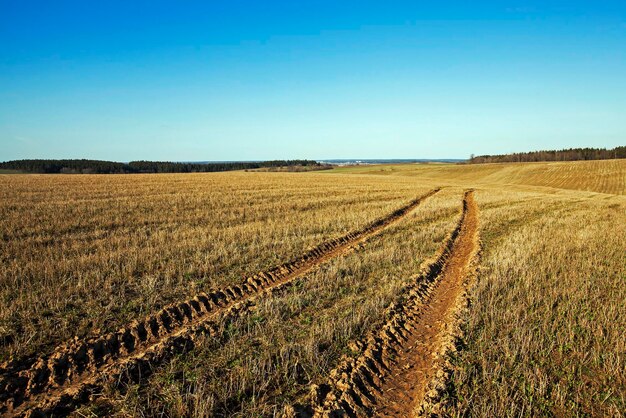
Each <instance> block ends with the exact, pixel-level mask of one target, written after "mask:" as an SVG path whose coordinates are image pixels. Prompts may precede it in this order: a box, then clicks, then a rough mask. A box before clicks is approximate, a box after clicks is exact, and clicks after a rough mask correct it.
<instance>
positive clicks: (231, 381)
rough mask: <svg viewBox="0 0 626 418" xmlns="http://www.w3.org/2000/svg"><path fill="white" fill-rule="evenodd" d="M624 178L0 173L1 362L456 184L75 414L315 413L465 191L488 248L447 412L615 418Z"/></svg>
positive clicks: (599, 167) (464, 171)
mask: <svg viewBox="0 0 626 418" xmlns="http://www.w3.org/2000/svg"><path fill="white" fill-rule="evenodd" d="M625 164H626V162H625V161H624V160H618V161H600V162H577V163H546V164H544V163H534V164H510V165H507V164H494V165H480V166H478V165H476V166H473V165H472V166H465V165H404V166H372V167H358V168H349V169H339V170H333V171H329V172H321V173H293V174H289V173H220V174H198V175H188V174H175V175H146V176H143V175H137V176H132V175H131V176H122V175H120V176H20V175H11V176H0V196H1V197H2V200H1V203H0V215H1V220H0V233H1V234H2V241H1V245H2V248H1V250H2V252H1V254H2V259H1V264H0V297H2V300H3V304H2V307H1V308H0V327H1V328H0V335H3V336H13V338H14V341H13V342H10V343H9V344H5V346H4V347H3V348H4V349H5V350H4V351H3V355H4V356H5V357H8V355H10V354H14V355H17V356H24V355H28V354H30V353H33V352H35V351H38V350H39V351H44V352H45V351H46V350H49V349H50V348H51V346H53V345H56V344H57V343H59V342H60V341H64V340H66V339H68V338H71V337H72V336H73V335H74V334H79V335H86V334H89V333H94V332H95V331H96V330H97V329H102V330H111V329H116V328H117V327H119V326H120V325H121V324H124V323H126V322H128V321H130V320H132V319H135V318H138V317H140V316H143V315H145V314H146V313H149V312H154V311H155V310H157V309H158V308H159V307H161V306H163V305H165V304H166V303H168V302H171V301H174V300H179V299H182V298H185V297H188V296H190V295H193V294H196V293H197V291H198V290H199V289H205V288H208V287H217V286H223V285H226V284H231V283H234V282H238V281H239V280H240V279H241V277H242V276H243V275H245V274H250V273H254V272H256V271H259V270H261V269H265V268H267V267H270V266H272V265H276V264H279V263H280V262H283V261H286V260H288V259H290V258H291V257H293V256H295V255H297V254H300V253H301V252H302V251H303V250H305V249H306V248H308V247H311V246H313V245H315V244H318V243H320V242H321V241H323V240H325V239H327V238H333V237H337V236H340V235H342V234H344V233H346V232H347V231H350V230H354V229H356V228H358V227H362V226H363V225H365V224H367V223H368V222H370V221H372V220H373V219H374V218H376V217H379V216H381V215H383V214H386V213H389V212H390V211H392V210H394V209H397V208H398V207H399V206H401V205H402V204H405V203H406V202H408V201H409V200H410V199H413V198H415V197H416V196H418V195H420V194H423V193H424V192H426V191H427V190H429V189H431V188H433V187H435V186H439V185H447V186H448V187H446V188H444V189H443V190H442V192H440V193H439V194H437V195H435V196H433V197H432V198H430V199H428V200H427V201H425V202H424V203H423V204H422V205H421V206H420V207H419V208H418V209H417V210H415V211H414V212H413V213H411V214H410V215H409V216H408V217H407V218H405V219H403V220H401V221H400V222H399V223H397V224H394V225H393V226H391V227H389V228H388V229H385V230H384V231H383V232H382V233H381V234H380V235H378V236H376V237H373V238H371V239H370V240H369V241H368V242H367V243H366V244H365V245H363V246H362V247H360V248H359V249H357V251H355V252H353V253H350V254H348V255H345V256H342V257H338V258H334V259H332V260H330V261H328V262H327V263H325V264H323V265H322V266H321V267H320V268H319V269H317V270H315V271H313V272H311V273H309V274H307V275H306V276H305V277H302V278H300V279H298V280H297V281H296V282H295V283H294V284H293V285H292V286H290V287H287V288H285V289H283V290H281V291H280V292H276V293H275V294H273V295H269V296H268V297H266V298H262V299H261V300H259V302H258V303H257V304H255V305H254V306H253V307H252V308H251V312H249V313H248V314H245V315H241V316H239V317H236V318H231V319H228V318H227V319H225V320H224V322H223V323H222V328H221V329H220V332H218V333H217V334H216V335H211V336H206V337H203V339H202V342H201V343H200V344H198V345H197V346H196V349H195V350H193V351H191V352H189V353H186V354H183V355H181V356H178V357H176V358H174V359H173V360H171V361H169V362H166V363H164V364H162V365H160V366H159V367H157V368H156V369H155V370H154V373H153V374H152V376H151V377H150V378H149V379H147V380H145V379H144V380H142V381H140V382H139V383H137V384H130V385H128V386H124V387H123V390H120V388H119V387H111V388H109V389H108V391H107V392H106V396H105V397H104V400H101V401H99V402H97V403H94V404H91V405H87V406H85V407H84V408H82V409H81V410H80V412H81V413H84V414H96V415H111V414H113V415H115V414H117V415H132V416H136V415H148V416H151V415H164V416H180V415H191V416H206V415H215V416H241V417H247V416H272V415H275V414H278V413H280V412H282V411H283V408H284V407H285V406H286V405H291V404H294V403H298V402H301V401H302V400H303V399H306V397H307V396H308V391H309V388H310V386H311V385H312V384H319V383H321V382H324V381H325V380H326V379H327V377H328V373H329V372H330V371H331V370H332V369H333V368H334V367H336V365H337V364H338V362H339V361H340V359H341V356H342V355H343V354H350V353H351V349H350V348H349V346H350V344H349V343H350V341H353V340H355V339H358V338H361V337H362V336H363V335H365V334H366V333H367V332H368V331H369V330H371V329H373V327H375V326H377V324H379V323H380V322H381V321H382V320H383V318H382V314H383V311H384V309H385V307H386V306H388V305H389V303H391V302H392V301H397V300H399V299H400V298H401V297H402V294H401V289H402V286H403V285H404V284H406V282H407V280H409V279H410V278H411V277H413V276H414V275H415V273H416V272H417V271H418V269H419V265H420V264H421V262H422V261H423V260H424V259H426V258H428V257H431V256H432V254H433V253H434V252H435V251H436V249H437V248H438V246H439V244H440V243H441V241H442V240H443V239H444V238H445V236H446V235H447V233H448V232H450V230H451V229H452V227H453V226H454V224H455V223H456V221H457V218H458V213H459V209H460V207H459V204H460V197H461V195H462V192H463V190H464V189H466V188H469V187H473V188H475V189H476V191H475V195H476V200H477V203H478V206H479V208H480V217H481V219H480V225H481V231H480V232H481V239H482V248H483V253H482V258H481V268H480V272H479V275H478V277H477V281H476V285H475V287H474V288H473V290H472V293H471V295H472V305H471V309H470V311H469V313H468V317H467V318H465V321H466V325H465V327H464V329H465V333H464V343H463V349H462V350H461V351H459V352H458V353H456V354H454V355H453V357H452V358H451V359H450V360H451V364H452V366H453V370H452V372H453V373H452V380H451V382H452V385H450V386H449V387H448V390H447V392H446V393H445V394H444V398H443V400H442V404H443V405H444V406H445V407H446V408H447V409H446V411H447V413H448V414H450V415H453V416H585V415H587V416H620V415H619V414H620V413H622V412H621V411H623V410H625V409H626V374H625V372H624V370H625V369H626V367H624V366H625V364H624V355H625V353H626V346H625V342H624V339H623V337H622V334H623V330H624V329H626V308H625V307H624V306H625V304H624V303H623V302H624V300H626V293H625V292H626V287H625V286H624V278H625V277H626V265H625V263H624V250H625V249H626V238H625V237H626V229H625V226H626V216H625V214H626V198H625V197H624V196H622V195H623V194H624V193H625V190H624V184H625V180H624V173H625V171H626V165H625ZM347 174H350V175H347ZM381 174H383V175H381ZM51 289H54V290H51Z"/></svg>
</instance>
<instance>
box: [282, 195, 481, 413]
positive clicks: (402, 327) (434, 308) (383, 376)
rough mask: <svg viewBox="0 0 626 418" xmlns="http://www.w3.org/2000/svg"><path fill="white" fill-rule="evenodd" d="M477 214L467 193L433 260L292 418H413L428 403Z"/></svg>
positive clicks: (468, 263) (453, 320)
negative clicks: (351, 353)
mask: <svg viewBox="0 0 626 418" xmlns="http://www.w3.org/2000/svg"><path fill="white" fill-rule="evenodd" d="M479 247H480V246H479V241H478V209H477V206H476V204H475V202H474V198H473V192H472V191H468V192H465V195H464V198H463V211H462V214H461V218H460V220H459V222H458V224H457V225H456V227H455V228H454V230H453V231H452V233H451V234H450V235H449V236H448V238H447V239H446V240H445V242H444V244H443V246H442V247H441V249H440V250H439V252H438V254H437V255H436V257H435V259H434V260H433V261H431V262H430V263H428V264H427V265H426V267H425V268H424V269H423V271H422V273H421V274H420V275H418V276H417V277H416V278H415V279H413V280H411V282H410V283H409V284H407V286H406V287H405V289H404V292H403V296H402V298H403V299H402V300H401V301H399V302H397V303H394V304H392V305H391V306H390V307H389V308H388V310H387V312H386V318H387V320H386V321H385V322H384V323H383V324H382V325H381V326H380V327H378V328H376V329H374V330H372V331H371V332H370V333H369V334H368V335H367V336H366V337H365V338H364V339H362V340H360V341H356V342H353V343H352V344H351V347H350V348H351V350H352V351H353V352H354V353H355V354H354V355H352V356H346V357H344V358H343V359H342V360H341V361H340V363H339V366H338V367H337V368H336V369H334V370H333V371H332V372H331V373H330V377H329V380H328V382H327V383H326V384H323V385H319V386H317V385H315V386H313V387H312V390H311V394H310V395H309V396H310V398H309V404H308V405H305V406H301V405H298V406H295V407H293V408H288V409H287V411H286V415H287V416H294V415H295V416H301V417H308V416H315V417H339V416H348V417H366V416H367V417H369V416H388V417H413V416H417V415H420V412H422V410H423V409H424V406H425V405H424V404H425V403H427V402H429V401H431V400H432V399H430V398H429V397H432V394H430V393H427V392H429V391H430V392H432V390H433V385H432V382H433V381H436V380H437V379H440V378H441V376H442V374H443V373H444V371H443V370H442V367H443V366H444V363H445V358H444V355H445V352H446V350H447V349H449V348H450V346H451V345H453V344H451V341H452V340H453V338H452V335H451V334H453V333H454V330H453V328H454V327H455V325H458V315H457V314H458V311H459V309H460V308H461V307H462V306H463V303H464V300H466V299H465V298H466V296H467V295H466V293H465V290H466V287H467V280H468V278H469V277H472V275H473V274H474V271H475V269H476V266H477V264H476V260H477V257H478V251H479Z"/></svg>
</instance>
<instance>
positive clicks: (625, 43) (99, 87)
mask: <svg viewBox="0 0 626 418" xmlns="http://www.w3.org/2000/svg"><path fill="white" fill-rule="evenodd" d="M433 4H435V2H417V1H393V0H387V1H384V2H383V1H354V2H353V1H298V2H292V1H274V2H271V1H263V2H262V1H258V2H252V1H237V0H234V1H233V0H230V1H223V2H218V1H203V2H195V1H179V2H159V1H141V2H140V1H106V2H88V1H87V2H86V1H75V2H74V1H72V2H70V1H54V2H51V1H41V2H39V1H20V0H15V1H5V0H0V160H9V159H17V158H97V159H109V160H117V161H129V160H134V159H151V160H185V161H188V160H257V159H277V158H312V159H325V158H465V157H468V156H469V155H470V154H472V153H474V154H485V153H492V154H493V153H506V152H512V151H525V150H534V149H553V148H564V147H577V146H596V147H613V146H617V145H624V144H626V3H625V2H597V1H596V2H591V1H590V2H577V1H568V2H565V1H559V2H556V1H552V2H550V1H547V2H546V1H542V2H523V1H522V2H508V1H498V2H496V1H493V2H479V3H475V2H469V1H467V2H437V5H433Z"/></svg>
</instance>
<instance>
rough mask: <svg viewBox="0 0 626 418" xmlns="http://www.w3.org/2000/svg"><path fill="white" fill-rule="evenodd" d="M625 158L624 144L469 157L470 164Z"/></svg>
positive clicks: (625, 149)
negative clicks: (610, 146) (611, 147)
mask: <svg viewBox="0 0 626 418" xmlns="http://www.w3.org/2000/svg"><path fill="white" fill-rule="evenodd" d="M615 158H626V146H622V147H615V148H613V149H606V148H570V149H562V150H555V151H532V152H518V153H515V154H504V155H479V156H477V157H475V156H472V157H471V158H470V159H469V162H470V163H471V164H482V163H525V162H536V161H578V160H610V159H615Z"/></svg>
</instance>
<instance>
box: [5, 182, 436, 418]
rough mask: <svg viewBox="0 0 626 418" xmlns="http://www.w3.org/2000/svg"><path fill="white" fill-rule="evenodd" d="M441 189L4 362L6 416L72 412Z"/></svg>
mask: <svg viewBox="0 0 626 418" xmlns="http://www.w3.org/2000/svg"><path fill="white" fill-rule="evenodd" d="M439 190H440V189H434V190H431V191H430V192H428V193H426V194H425V195H423V196H421V197H418V198H417V199H414V200H412V201H411V202H409V203H408V204H407V205H405V206H403V207H401V208H399V209H397V210H396V211H394V212H392V213H390V214H389V215H387V216H385V217H383V218H379V219H377V220H376V221H374V222H372V223H371V224H369V225H368V226H366V227H364V228H361V229H359V230H357V231H353V232H351V233H348V234H347V235H345V236H343V237H340V238H337V239H334V240H330V241H327V242H325V243H323V244H321V245H319V246H318V247H316V248H314V249H312V250H309V251H307V252H306V253H305V254H303V255H301V256H300V257H297V258H296V259H294V260H292V261H290V262H288V263H285V264H282V265H280V266H277V267H274V268H272V269H270V270H267V271H264V272H260V273H257V274H255V275H253V276H251V277H249V278H247V279H246V280H244V282H243V283H242V284H240V285H237V286H231V287H227V288H224V289H220V290H215V291H211V292H208V293H200V294H199V295H197V296H195V297H194V298H192V299H189V300H187V301H184V302H179V303H174V304H170V305H168V306H166V307H165V308H163V309H161V310H160V311H159V312H157V313H155V314H152V315H150V316H148V317H147V318H144V319H143V320H141V321H134V322H133V323H131V324H130V325H128V326H126V327H124V328H122V329H120V330H119V331H117V332H113V333H109V334H106V335H102V336H96V337H91V338H88V339H83V340H80V339H75V340H74V341H71V342H68V343H65V344H63V345H61V346H59V347H57V348H56V349H55V350H54V351H53V352H52V353H51V354H49V355H46V356H42V357H40V358H38V359H36V360H34V361H33V360H30V361H29V360H24V361H21V362H20V361H10V362H8V363H5V364H3V365H2V366H0V414H3V415H9V416H38V415H49V414H64V413H67V412H68V411H70V410H71V409H73V408H74V407H76V406H77V405H79V404H81V403H84V402H87V401H89V400H90V398H91V397H93V396H95V395H96V394H97V393H99V392H100V391H101V389H102V387H103V385H104V384H105V383H106V382H107V381H111V379H115V378H118V377H119V376H120V373H124V372H127V373H132V372H134V373H137V371H138V370H139V371H141V370H145V369H146V368H147V367H149V366H153V365H154V364H157V363H158V362H159V361H163V360H164V359H166V358H167V357H168V356H170V355H171V354H172V353H175V352H182V351H184V350H185V349H188V347H189V346H193V341H194V339H195V338H196V336H198V335H200V334H211V333H213V332H214V331H215V330H216V329H217V325H216V324H217V323H218V320H219V319H220V318H223V317H224V316H225V315H233V314H234V313H236V312H237V311H241V310H245V309H246V307H247V306H249V304H250V303H252V301H253V300H255V299H256V298H258V297H261V296H262V295H264V294H266V293H268V292H271V291H272V290H276V289H277V288H280V287H282V286H284V285H285V284H287V283H289V282H292V281H293V280H294V279H296V278H298V277H300V276H302V275H303V274H305V273H307V272H309V271H310V270H312V269H314V268H315V267H317V266H319V265H320V264H322V263H323V262H325V261H327V260H329V259H331V258H334V257H337V256H340V255H342V254H345V253H346V252H348V251H350V250H351V249H352V248H354V247H355V246H357V245H358V244H360V243H362V242H364V241H366V240H367V239H368V238H370V237H372V236H373V235H376V234H377V233H379V232H380V231H381V230H383V229H384V228H386V227H388V226H389V225H391V224H392V223H395V222H397V221H399V220H400V219H402V218H403V217H405V216H406V215H408V214H409V213H410V212H411V211H412V210H413V209H414V208H416V207H417V206H418V205H419V204H420V203H421V202H422V201H423V200H424V199H426V198H428V197H430V196H432V195H434V194H435V193H437V192H438V191H439ZM142 366H143V367H142Z"/></svg>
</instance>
